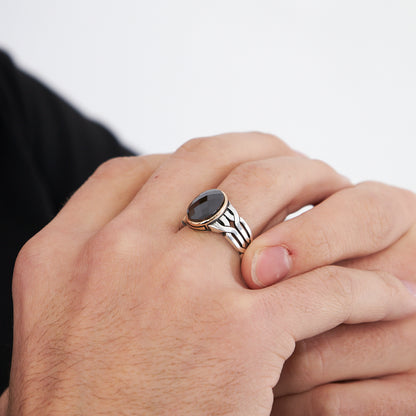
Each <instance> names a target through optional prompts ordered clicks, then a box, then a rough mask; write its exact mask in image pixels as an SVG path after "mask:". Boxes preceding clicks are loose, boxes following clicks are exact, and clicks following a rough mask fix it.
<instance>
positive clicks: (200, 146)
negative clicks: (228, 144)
mask: <svg viewBox="0 0 416 416" xmlns="http://www.w3.org/2000/svg"><path fill="white" fill-rule="evenodd" d="M219 137H220V136H212V137H196V138H193V139H190V140H188V141H187V142H185V143H184V144H182V145H181V146H180V147H179V149H178V150H176V152H175V153H174V155H175V156H177V157H179V158H187V157H189V156H190V157H192V158H194V157H204V158H205V157H207V154H206V153H207V152H212V151H213V150H215V149H216V148H217V150H219V146H218V145H219V143H218V141H219ZM217 146H218V147H217Z"/></svg>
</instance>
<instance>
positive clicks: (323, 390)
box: [309, 384, 341, 416]
mask: <svg viewBox="0 0 416 416" xmlns="http://www.w3.org/2000/svg"><path fill="white" fill-rule="evenodd" d="M309 400H310V406H309V408H310V409H311V413H310V414H311V415H312V414H313V415H319V416H341V396H340V394H339V390H338V388H337V386H336V385H331V384H328V385H326V386H323V387H318V388H316V389H314V390H311V392H310V396H309Z"/></svg>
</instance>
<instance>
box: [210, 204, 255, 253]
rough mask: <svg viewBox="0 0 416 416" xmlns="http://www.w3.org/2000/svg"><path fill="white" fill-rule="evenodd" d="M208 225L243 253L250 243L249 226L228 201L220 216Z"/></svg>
mask: <svg viewBox="0 0 416 416" xmlns="http://www.w3.org/2000/svg"><path fill="white" fill-rule="evenodd" d="M208 227H209V229H210V230H211V231H212V232H214V233H222V234H224V236H225V238H226V239H227V240H228V241H229V242H230V243H231V244H232V245H233V246H234V247H235V248H236V249H237V250H238V251H239V252H240V253H244V252H245V251H246V248H247V247H248V245H249V244H250V243H251V230H250V227H249V226H248V225H247V223H246V222H245V221H244V219H243V218H241V217H240V216H239V215H238V212H237V210H236V209H235V208H234V207H233V206H232V205H231V204H230V203H228V207H227V209H226V210H225V212H224V213H223V214H222V215H221V217H219V218H218V219H217V220H216V221H214V222H213V223H212V224H209V225H208Z"/></svg>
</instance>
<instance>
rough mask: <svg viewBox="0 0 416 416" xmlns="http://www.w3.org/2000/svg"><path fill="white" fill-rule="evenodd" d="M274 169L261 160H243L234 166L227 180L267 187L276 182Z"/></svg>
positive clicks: (249, 185)
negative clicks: (243, 161)
mask: <svg viewBox="0 0 416 416" xmlns="http://www.w3.org/2000/svg"><path fill="white" fill-rule="evenodd" d="M278 176H279V175H276V169H275V168H273V167H272V166H270V164H268V163H263V162H262V161H250V162H245V163H242V164H240V165H238V166H237V167H235V168H234V169H233V170H232V172H231V174H230V176H229V180H230V181H231V182H232V183H238V184H240V185H241V184H242V185H244V186H247V187H249V188H251V187H262V188H267V187H270V186H272V185H273V184H275V183H276V177H278Z"/></svg>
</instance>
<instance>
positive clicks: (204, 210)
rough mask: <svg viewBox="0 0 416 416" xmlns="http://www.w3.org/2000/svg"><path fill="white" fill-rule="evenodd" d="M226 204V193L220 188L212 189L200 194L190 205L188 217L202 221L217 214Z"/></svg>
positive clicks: (195, 220)
mask: <svg viewBox="0 0 416 416" xmlns="http://www.w3.org/2000/svg"><path fill="white" fill-rule="evenodd" d="M223 204H224V194H223V193H222V192H221V191H220V190H219V189H210V190H209V191H205V192H203V193H202V194H200V195H198V196H197V197H196V198H195V199H194V200H193V201H192V202H191V203H190V205H189V207H188V218H189V219H190V220H191V221H194V222H201V221H205V220H207V219H209V218H211V217H212V216H213V215H215V214H216V213H217V212H218V211H219V210H220V208H221V207H222V206H223Z"/></svg>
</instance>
